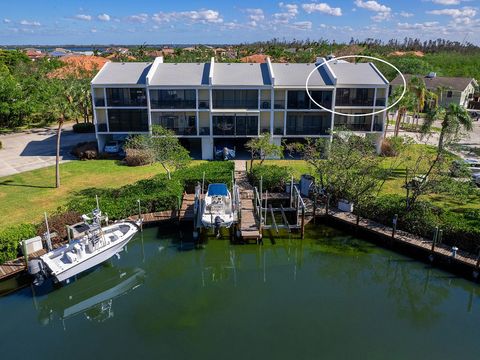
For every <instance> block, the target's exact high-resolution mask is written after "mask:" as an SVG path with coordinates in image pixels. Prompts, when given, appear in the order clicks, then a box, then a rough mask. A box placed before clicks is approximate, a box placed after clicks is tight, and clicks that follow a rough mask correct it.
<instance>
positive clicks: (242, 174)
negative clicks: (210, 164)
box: [235, 160, 262, 242]
mask: <svg viewBox="0 0 480 360" xmlns="http://www.w3.org/2000/svg"><path fill="white" fill-rule="evenodd" d="M235 184H236V185H237V186H238V189H239V192H240V224H239V231H240V236H241V237H242V239H243V240H245V241H252V240H253V241H256V242H258V241H259V240H260V239H261V238H262V233H261V231H260V228H259V225H258V219H257V218H256V216H255V209H254V205H253V197H254V195H253V186H252V185H251V184H250V183H249V182H248V178H247V169H246V163H245V161H243V160H235Z"/></svg>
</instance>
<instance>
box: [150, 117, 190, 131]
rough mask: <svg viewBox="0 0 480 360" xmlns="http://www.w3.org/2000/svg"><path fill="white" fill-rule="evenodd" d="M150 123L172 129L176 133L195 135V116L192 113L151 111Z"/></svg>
mask: <svg viewBox="0 0 480 360" xmlns="http://www.w3.org/2000/svg"><path fill="white" fill-rule="evenodd" d="M152 124H153V125H160V126H162V127H164V128H165V129H168V130H172V131H173V132H175V134H177V135H196V134H197V128H196V117H195V115H194V114H192V113H177V112H165V113H158V112H154V113H152Z"/></svg>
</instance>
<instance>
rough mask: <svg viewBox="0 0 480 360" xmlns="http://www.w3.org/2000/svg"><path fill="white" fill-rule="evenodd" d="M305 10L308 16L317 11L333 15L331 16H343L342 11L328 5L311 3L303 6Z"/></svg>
mask: <svg viewBox="0 0 480 360" xmlns="http://www.w3.org/2000/svg"><path fill="white" fill-rule="evenodd" d="M302 8H303V10H305V12H307V13H308V14H311V13H313V12H315V11H318V12H321V13H324V14H327V15H331V16H342V9H340V8H338V7H336V8H333V7H331V6H330V5H328V4H327V3H309V4H303V5H302Z"/></svg>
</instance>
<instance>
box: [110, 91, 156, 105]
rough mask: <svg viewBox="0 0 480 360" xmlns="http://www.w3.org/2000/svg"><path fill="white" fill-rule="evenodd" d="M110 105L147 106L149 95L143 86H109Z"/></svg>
mask: <svg viewBox="0 0 480 360" xmlns="http://www.w3.org/2000/svg"><path fill="white" fill-rule="evenodd" d="M107 105H108V106H119V107H120V106H125V107H129V106H147V96H146V92H145V89H142V88H107Z"/></svg>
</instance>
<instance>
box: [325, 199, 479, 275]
mask: <svg viewBox="0 0 480 360" xmlns="http://www.w3.org/2000/svg"><path fill="white" fill-rule="evenodd" d="M323 215H324V216H325V212H323ZM328 217H332V218H334V219H336V220H337V221H339V222H342V223H344V224H348V225H349V226H352V227H357V226H358V227H359V228H361V229H363V230H365V231H368V232H370V233H373V234H375V235H380V236H382V237H383V238H385V239H387V238H389V239H391V241H392V242H397V243H401V244H404V245H407V246H409V247H413V248H416V249H420V250H422V251H423V252H425V253H430V254H431V255H433V256H434V258H435V257H439V258H442V259H444V260H449V261H452V262H455V263H458V264H460V265H463V266H466V267H470V268H472V269H477V270H478V258H477V257H476V256H474V255H472V254H470V253H467V252H465V251H462V250H457V252H456V255H455V257H452V248H451V247H450V246H447V245H445V244H433V240H430V239H425V238H422V237H419V236H415V235H413V234H410V233H407V232H405V231H401V230H396V231H395V235H394V236H392V234H393V228H391V227H389V226H385V225H382V224H380V223H377V222H375V221H372V220H368V219H360V221H359V222H358V225H357V217H356V216H355V215H354V214H351V213H346V212H342V211H339V210H337V209H332V208H330V209H329V212H328ZM432 249H433V251H432Z"/></svg>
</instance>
